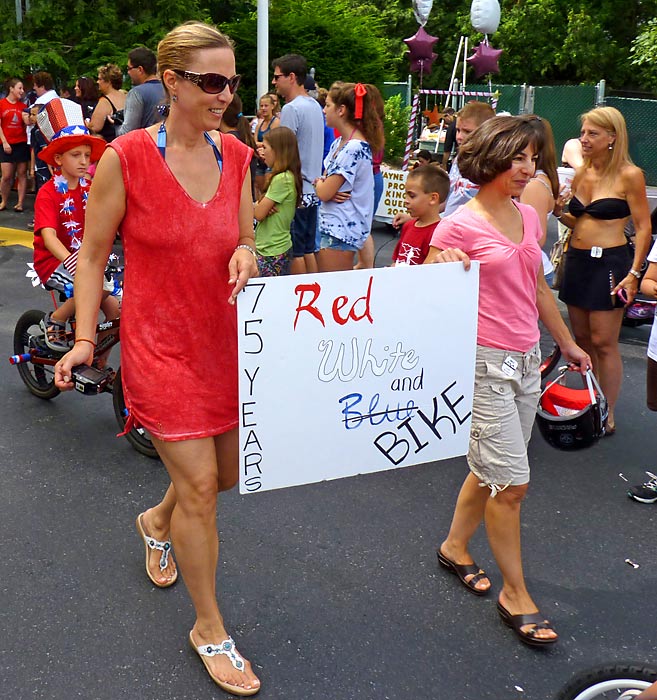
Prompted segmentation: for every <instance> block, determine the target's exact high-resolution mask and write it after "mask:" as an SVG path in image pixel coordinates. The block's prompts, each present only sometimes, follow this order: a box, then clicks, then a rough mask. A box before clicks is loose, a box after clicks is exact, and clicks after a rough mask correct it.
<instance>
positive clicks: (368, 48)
mask: <svg viewBox="0 0 657 700" xmlns="http://www.w3.org/2000/svg"><path fill="white" fill-rule="evenodd" d="M269 22H270V28H269V42H270V43H269V55H270V56H271V57H272V60H273V59H275V58H276V57H278V56H282V55H284V54H287V53H298V54H301V55H302V56H304V57H305V58H306V60H307V61H308V66H309V67H315V69H316V78H317V81H318V82H319V84H320V85H322V86H324V87H328V86H330V85H331V83H332V82H333V81H335V80H357V81H360V82H363V83H381V82H382V81H383V80H384V79H386V78H387V77H388V76H391V75H394V71H393V68H392V66H391V62H390V61H389V60H388V58H389V57H388V55H387V54H386V51H385V40H384V27H383V23H382V21H381V19H380V17H379V16H378V14H377V13H376V12H375V11H374V10H373V8H372V7H371V6H363V5H359V6H358V7H354V5H353V3H352V2H350V0H334V1H333V2H332V3H326V2H325V1H324V0H278V1H277V2H276V3H275V4H274V5H272V8H271V12H270V15H269ZM256 24H257V15H256V13H251V14H249V15H248V16H247V17H242V18H239V19H238V20H235V21H233V22H228V23H225V24H223V25H222V27H221V28H222V29H223V30H224V31H225V32H226V33H227V34H228V35H229V36H230V37H231V38H232V39H233V40H234V41H235V43H236V58H237V66H238V70H239V72H240V73H241V74H242V75H243V76H244V79H243V87H241V88H240V94H241V95H242V100H243V101H244V103H245V104H246V105H255V102H256V98H257V96H256V94H255V77H256V54H257V26H256Z"/></svg>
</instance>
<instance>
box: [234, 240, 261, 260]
mask: <svg viewBox="0 0 657 700" xmlns="http://www.w3.org/2000/svg"><path fill="white" fill-rule="evenodd" d="M240 248H243V249H244V250H248V251H249V253H251V254H252V255H253V257H254V258H257V257H258V255H257V253H256V252H255V250H254V249H253V248H252V247H251V246H250V245H247V244H246V243H240V244H239V245H238V246H237V247H236V248H235V252H237V251H238V250H239V249H240Z"/></svg>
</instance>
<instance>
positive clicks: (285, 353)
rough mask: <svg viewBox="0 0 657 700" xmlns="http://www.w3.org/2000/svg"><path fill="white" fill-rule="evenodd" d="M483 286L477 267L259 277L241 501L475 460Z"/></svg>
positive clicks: (252, 288) (245, 398)
mask: <svg viewBox="0 0 657 700" xmlns="http://www.w3.org/2000/svg"><path fill="white" fill-rule="evenodd" d="M478 287H479V266H478V263H473V265H472V269H471V270H470V271H469V272H465V270H464V269H463V265H462V264H461V263H445V264H438V265H419V266H414V267H403V268H380V269H375V270H358V271H349V272H331V273H324V274H321V275H296V276H289V277H276V278H263V279H258V278H256V279H253V280H251V281H250V282H249V284H248V286H247V287H246V288H245V289H244V291H243V292H242V293H241V294H240V295H239V298H238V342H239V390H240V416H239V419H240V492H241V493H251V492H255V491H264V490H269V489H275V488H282V487H286V486H295V485H300V484H310V483H314V482H318V481H324V480H327V479H337V478H340V477H346V476H353V475H355V474H364V473H370V472H376V471H384V470H386V469H394V468H396V467H406V466H410V465H412V464H420V463H423V462H431V461H435V460H439V459H446V458H448V457H454V456H457V455H462V454H465V453H466V452H467V448H468V439H469V435H470V413H471V406H472V388H473V382H474V364H475V346H476V329H477V298H478Z"/></svg>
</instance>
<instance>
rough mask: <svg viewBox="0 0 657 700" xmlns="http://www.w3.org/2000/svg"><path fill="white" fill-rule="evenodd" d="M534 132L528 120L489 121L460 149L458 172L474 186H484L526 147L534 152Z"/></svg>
mask: <svg viewBox="0 0 657 700" xmlns="http://www.w3.org/2000/svg"><path fill="white" fill-rule="evenodd" d="M537 142H538V137H537V135H536V129H535V128H534V125H533V124H532V122H531V120H529V119H528V118H527V117H492V118H491V119H487V120H486V121H485V122H484V123H483V124H482V125H481V126H479V127H478V128H477V130H476V131H474V132H473V133H472V134H471V135H470V136H469V137H468V139H466V141H465V142H464V143H463V144H462V145H461V147H460V148H459V158H458V164H459V170H460V171H461V174H462V175H463V176H464V177H467V178H468V180H472V182H474V183H475V184H477V185H486V184H488V183H489V182H492V181H493V180H494V179H495V178H496V177H497V176H498V175H500V174H501V173H503V172H506V171H507V170H508V169H509V168H510V167H511V163H512V162H513V158H514V156H516V155H517V154H518V153H520V152H521V151H523V150H524V149H525V148H526V147H527V146H528V145H529V144H531V145H533V146H534V148H536V144H537Z"/></svg>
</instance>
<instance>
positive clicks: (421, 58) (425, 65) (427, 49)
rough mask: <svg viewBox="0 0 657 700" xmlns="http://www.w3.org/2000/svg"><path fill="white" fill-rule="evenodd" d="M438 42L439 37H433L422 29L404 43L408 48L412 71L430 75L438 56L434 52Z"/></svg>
mask: <svg viewBox="0 0 657 700" xmlns="http://www.w3.org/2000/svg"><path fill="white" fill-rule="evenodd" d="M437 41H438V37H437V36H431V34H428V33H427V32H425V31H424V27H420V28H419V29H418V30H417V32H415V34H414V35H413V36H411V37H409V38H408V39H404V43H405V44H406V46H408V48H409V51H408V54H407V55H408V58H409V59H410V61H411V70H412V71H415V72H422V73H428V72H429V71H430V70H431V66H432V65H433V62H434V61H435V60H436V58H437V55H436V54H435V53H434V52H433V45H434V44H435V43H436V42H437Z"/></svg>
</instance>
